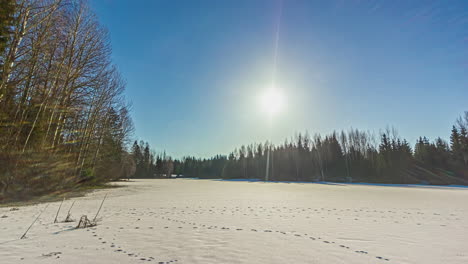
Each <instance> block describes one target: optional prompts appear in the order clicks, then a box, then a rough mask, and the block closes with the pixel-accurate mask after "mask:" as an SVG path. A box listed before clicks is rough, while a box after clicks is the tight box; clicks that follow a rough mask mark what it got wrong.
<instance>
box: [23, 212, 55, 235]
mask: <svg viewBox="0 0 468 264" xmlns="http://www.w3.org/2000/svg"><path fill="white" fill-rule="evenodd" d="M47 207H49V204H47V205H46V206H45V207H44V209H42V211H41V212H40V213H39V215H38V216H37V217H36V219H34V221H33V222H32V224H31V225H30V226H29V227H28V229H27V230H26V232H24V234H23V236H22V237H21V238H20V239H23V238H26V234H27V233H28V231H29V229H31V227H32V226H33V225H34V223H36V221H37V219H39V217H40V216H41V214H42V213H43V212H44V211H45V209H47Z"/></svg>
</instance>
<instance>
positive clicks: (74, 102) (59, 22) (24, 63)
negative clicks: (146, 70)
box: [0, 0, 134, 200]
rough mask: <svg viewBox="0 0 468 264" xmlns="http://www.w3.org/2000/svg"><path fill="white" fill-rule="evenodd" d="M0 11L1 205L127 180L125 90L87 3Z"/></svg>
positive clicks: (32, 1) (30, 3) (53, 1)
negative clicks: (5, 201)
mask: <svg viewBox="0 0 468 264" xmlns="http://www.w3.org/2000/svg"><path fill="white" fill-rule="evenodd" d="M0 7H1V8H0V200H1V199H2V198H5V197H11V196H19V195H22V194H28V195H34V194H40V193H45V192H50V191H54V190H59V189H64V188H68V187H73V186H76V185H77V184H80V183H81V184H87V183H92V184H95V183H97V182H102V181H107V180H109V179H116V178H121V177H126V176H128V175H129V174H133V172H132V171H131V170H132V168H133V167H134V166H131V164H132V162H133V159H132V158H131V157H130V155H129V154H128V153H127V152H126V145H128V137H129V135H130V133H131V131H132V123H131V119H130V117H129V109H128V106H127V105H126V103H125V100H124V98H123V96H122V93H123V91H124V88H125V83H124V81H123V79H122V77H121V75H120V73H119V71H118V70H117V69H116V67H115V66H114V65H113V63H112V62H111V48H110V43H109V36H108V33H107V31H106V29H105V28H103V27H102V26H101V25H100V24H99V23H98V20H97V18H96V16H95V15H94V14H93V12H91V11H90V9H89V7H88V5H87V4H86V1H84V0H83V1H81V0H0Z"/></svg>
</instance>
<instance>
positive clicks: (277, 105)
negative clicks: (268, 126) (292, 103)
mask: <svg viewBox="0 0 468 264" xmlns="http://www.w3.org/2000/svg"><path fill="white" fill-rule="evenodd" d="M260 108H261V110H262V111H263V112H265V113H267V114H268V115H270V116H272V115H275V114H278V113H279V112H281V111H282V110H283V108H284V95H283V94H282V93H281V91H280V90H278V89H275V88H270V89H268V90H266V91H264V92H263V93H262V94H261V95H260Z"/></svg>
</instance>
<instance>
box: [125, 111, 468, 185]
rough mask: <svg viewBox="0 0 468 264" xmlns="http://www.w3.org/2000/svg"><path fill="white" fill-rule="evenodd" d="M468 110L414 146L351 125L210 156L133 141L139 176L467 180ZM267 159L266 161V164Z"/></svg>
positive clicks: (386, 133)
mask: <svg viewBox="0 0 468 264" xmlns="http://www.w3.org/2000/svg"><path fill="white" fill-rule="evenodd" d="M467 131H468V112H465V113H464V115H463V116H460V118H458V120H456V122H455V124H454V125H453V127H452V130H451V134H450V142H446V141H445V140H443V139H442V138H437V139H435V140H434V141H433V142H431V141H430V140H429V139H427V138H426V137H420V138H419V139H418V140H417V142H416V144H415V145H412V144H410V143H409V142H408V141H406V140H405V139H403V138H401V137H400V136H399V135H398V132H397V130H396V129H393V128H392V129H390V128H387V129H385V130H384V131H381V132H380V133H379V134H378V135H375V134H374V133H371V132H368V131H360V130H358V129H351V130H349V131H341V132H333V133H331V134H329V135H325V136H322V135H319V134H316V135H313V136H311V135H309V134H308V133H304V134H297V135H296V136H294V137H293V138H291V139H290V140H286V141H285V142H284V143H283V144H280V145H277V146H276V145H273V144H270V143H268V142H266V143H257V144H251V145H247V146H241V147H240V148H238V149H236V150H234V151H233V152H232V153H230V154H229V155H227V156H225V155H217V156H215V157H213V158H210V159H199V158H196V157H185V158H183V159H181V160H177V159H175V160H173V159H171V158H170V157H168V156H166V155H165V154H163V155H155V154H154V152H152V151H150V147H149V145H148V143H143V142H141V143H140V144H138V143H137V142H135V143H134V145H133V148H132V151H131V153H132V156H133V157H135V164H136V167H137V169H136V171H137V173H136V174H135V176H136V177H143V178H153V177H164V176H166V177H167V176H168V175H171V173H172V174H174V175H179V176H183V177H198V178H223V179H260V180H264V179H265V176H266V174H267V167H268V179H269V180H271V181H336V182H371V183H400V184H409V183H418V184H419V183H422V184H467V183H468V133H467ZM267 164H268V166H267Z"/></svg>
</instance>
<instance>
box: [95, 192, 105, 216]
mask: <svg viewBox="0 0 468 264" xmlns="http://www.w3.org/2000/svg"><path fill="white" fill-rule="evenodd" d="M106 197H107V194H106V196H104V199H102V203H101V206H99V210H98V211H97V213H96V216H95V217H94V219H93V222H95V221H96V218H97V216H98V214H99V212H100V211H101V208H102V205H103V204H104V200H106Z"/></svg>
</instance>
